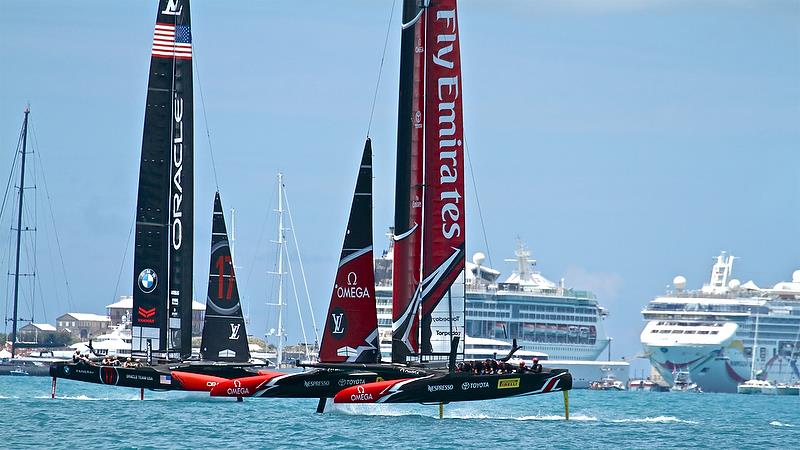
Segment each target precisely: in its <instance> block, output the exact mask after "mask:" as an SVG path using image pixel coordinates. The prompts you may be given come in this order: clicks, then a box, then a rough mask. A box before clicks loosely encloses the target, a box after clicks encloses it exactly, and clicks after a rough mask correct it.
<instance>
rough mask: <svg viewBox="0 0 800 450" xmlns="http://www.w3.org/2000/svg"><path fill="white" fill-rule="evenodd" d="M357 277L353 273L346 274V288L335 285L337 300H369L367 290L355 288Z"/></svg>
mask: <svg viewBox="0 0 800 450" xmlns="http://www.w3.org/2000/svg"><path fill="white" fill-rule="evenodd" d="M357 283H358V276H357V275H356V273H355V272H350V273H348V274H347V286H339V285H338V284H337V285H336V297H337V298H369V297H370V296H369V289H367V288H363V287H360V286H356V284H357Z"/></svg>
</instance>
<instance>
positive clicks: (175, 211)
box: [172, 93, 183, 250]
mask: <svg viewBox="0 0 800 450" xmlns="http://www.w3.org/2000/svg"><path fill="white" fill-rule="evenodd" d="M172 110H173V118H174V119H175V134H174V135H173V137H172V165H173V169H174V171H173V175H172V184H173V188H174V190H173V192H174V193H173V195H172V248H174V249H175V250H180V249H181V244H182V243H183V223H182V222H181V218H182V217H183V211H182V210H181V206H182V203H183V185H182V178H181V177H182V173H183V98H181V97H178V94H177V93H176V94H175V101H174V102H173V108H172Z"/></svg>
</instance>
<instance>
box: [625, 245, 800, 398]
mask: <svg viewBox="0 0 800 450" xmlns="http://www.w3.org/2000/svg"><path fill="white" fill-rule="evenodd" d="M733 260H734V257H733V256H730V255H727V254H726V253H725V252H723V253H722V254H721V255H720V256H718V257H717V258H716V262H715V263H714V266H713V268H712V270H711V280H710V282H709V283H708V284H705V285H703V287H702V288H701V289H699V290H695V291H692V290H686V279H685V278H684V277H682V276H677V277H675V279H674V280H673V286H672V287H673V290H672V291H670V292H667V294H666V295H663V296H660V297H656V298H655V299H654V300H652V301H651V302H650V303H649V304H648V305H647V307H645V308H644V310H642V314H643V315H644V319H645V320H646V321H647V323H646V325H645V327H644V330H643V331H642V334H641V341H642V345H643V346H644V350H645V355H646V356H647V357H648V358H649V359H650V363H651V364H652V365H653V367H654V368H655V369H656V370H657V371H658V372H659V374H660V375H661V376H662V377H663V378H664V380H665V381H667V382H668V383H670V384H672V381H673V380H672V377H673V375H672V374H673V373H676V372H679V371H686V370H688V371H689V373H690V376H691V379H692V380H693V381H694V382H695V383H697V385H698V386H700V388H701V389H702V390H703V391H705V392H736V386H737V385H738V384H739V383H742V382H744V381H745V380H748V379H750V378H751V375H753V374H755V375H757V376H758V377H759V378H762V379H768V380H772V381H775V382H784V383H788V382H790V381H792V380H793V379H798V378H800V373H798V369H797V364H796V363H797V358H796V357H797V355H798V351H800V346H798V339H800V270H798V271H795V272H794V274H793V275H792V281H791V282H781V283H778V284H776V285H775V286H774V287H772V288H770V289H762V288H759V287H758V286H757V285H756V284H755V283H753V281H748V282H746V283H744V284H742V283H740V282H739V280H736V279H733V278H731V274H732V269H733ZM753 347H755V349H754V348H753ZM751 372H752V373H751Z"/></svg>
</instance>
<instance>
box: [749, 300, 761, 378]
mask: <svg viewBox="0 0 800 450" xmlns="http://www.w3.org/2000/svg"><path fill="white" fill-rule="evenodd" d="M756 308H758V307H756ZM759 313H760V311H759V310H758V309H756V332H755V336H753V351H752V358H751V359H750V379H751V380H755V379H756V350H757V349H758V318H759V316H760V314H759Z"/></svg>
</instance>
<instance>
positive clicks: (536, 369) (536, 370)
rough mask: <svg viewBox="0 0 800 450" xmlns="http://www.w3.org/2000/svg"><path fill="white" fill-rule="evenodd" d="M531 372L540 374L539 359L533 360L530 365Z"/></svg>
mask: <svg viewBox="0 0 800 450" xmlns="http://www.w3.org/2000/svg"><path fill="white" fill-rule="evenodd" d="M531 372H533V373H542V365H541V364H539V358H533V364H532V365H531Z"/></svg>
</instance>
